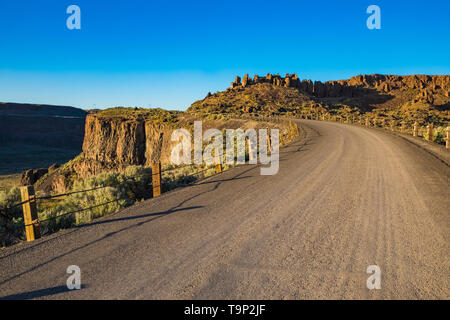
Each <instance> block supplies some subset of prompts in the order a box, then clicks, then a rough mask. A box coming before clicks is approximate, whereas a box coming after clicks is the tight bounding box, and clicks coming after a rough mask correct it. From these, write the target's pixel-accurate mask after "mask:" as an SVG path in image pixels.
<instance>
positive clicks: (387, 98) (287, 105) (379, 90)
mask: <svg viewBox="0 0 450 320" xmlns="http://www.w3.org/2000/svg"><path fill="white" fill-rule="evenodd" d="M449 96H450V76H448V75H408V76H397V75H381V74H372V75H358V76H355V77H352V78H350V79H347V80H337V81H326V82H321V81H311V80H308V79H303V80H302V79H301V78H300V77H299V76H298V75H297V74H295V73H293V74H286V75H285V76H284V77H282V76H280V75H279V74H276V75H274V74H269V73H268V74H267V75H266V76H264V77H261V76H258V75H255V76H254V77H253V78H252V77H250V76H249V75H248V74H246V75H244V77H243V78H242V80H241V78H240V77H239V76H237V77H236V78H235V80H234V81H233V82H232V83H231V86H230V87H229V88H228V89H226V90H225V91H223V92H216V93H214V94H209V95H208V96H207V97H206V98H205V99H203V100H199V101H196V102H194V103H193V104H192V105H191V107H190V108H189V109H188V112H191V113H196V114H197V113H227V112H232V113H263V114H265V115H274V114H286V113H291V114H293V115H295V114H298V113H299V112H302V113H303V112H309V111H307V110H304V109H311V108H312V109H317V108H319V109H321V108H327V109H332V110H334V109H336V108H342V107H344V108H347V109H351V110H353V111H352V112H359V113H366V112H370V111H372V110H374V109H380V110H382V109H385V110H390V111H395V110H399V109H400V108H401V107H402V106H403V105H405V104H406V103H409V104H412V105H414V104H428V105H430V106H431V108H432V109H433V108H435V109H436V110H437V111H439V112H440V111H445V110H449V109H450V108H449V106H450V97H449ZM413 108H415V106H413Z"/></svg>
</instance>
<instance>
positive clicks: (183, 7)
mask: <svg viewBox="0 0 450 320" xmlns="http://www.w3.org/2000/svg"><path fill="white" fill-rule="evenodd" d="M71 4H76V5H78V6H79V7H80V9H81V30H69V29H67V27H66V19H67V18H68V17H69V16H70V15H69V14H67V13H66V9H67V7H68V6H69V5H71ZM371 4H377V5H378V6H379V7H380V8H381V29H380V30H369V29H368V28H367V27H366V20H367V18H368V16H369V14H367V13H366V9H367V7H368V6H369V5H371ZM449 11H450V3H449V2H448V1H437V0H434V1H427V2H424V1H395V3H394V2H389V1H385V0H384V1H361V2H360V3H357V4H355V3H354V2H353V1H341V2H339V3H337V2H335V1H318V2H316V3H304V2H300V1H281V2H279V3H277V4H276V5H275V4H273V3H272V2H270V1H247V2H245V3H242V2H240V1H231V2H230V1H228V2H226V3H219V2H216V3H210V2H207V1H197V2H194V3H186V2H181V1H170V2H164V3H161V2H156V1H150V2H147V1H139V0H132V1H128V2H126V3H125V2H123V3H117V4H116V3H114V4H111V3H110V2H107V1H104V0H101V1H95V2H92V1H87V0H79V1H78V0H77V1H70V2H69V1H47V2H45V3H31V4H30V3H28V2H25V1H23V0H18V1H12V0H5V1H2V3H1V4H0V36H1V38H2V40H3V41H2V48H1V50H0V88H2V89H1V90H0V101H2V102H17V103H36V104H51V105H67V106H73V107H78V108H83V109H89V108H99V109H102V108H107V107H113V106H129V107H134V106H138V107H144V108H148V107H152V108H155V107H160V108H164V109H169V110H185V109H186V108H187V107H189V106H190V105H191V104H192V103H193V102H194V101H196V100H199V99H203V98H204V97H205V96H206V94H207V93H208V92H216V91H222V90H225V89H226V88H227V87H229V85H230V83H231V81H233V80H234V77H235V76H236V75H240V76H241V77H242V76H243V75H244V74H245V73H248V74H250V75H254V74H259V75H265V74H266V73H268V72H269V73H275V74H276V73H279V74H281V75H284V74H285V73H297V74H298V76H299V77H300V78H301V79H311V80H313V81H314V80H320V81H328V80H340V79H348V78H350V77H352V76H355V75H358V74H373V73H380V74H396V75H408V74H447V75H448V74H450V59H449V54H448V52H450V44H449V43H448V41H446V40H445V39H446V36H447V35H448V32H449V31H450V20H449V19H448V12H449Z"/></svg>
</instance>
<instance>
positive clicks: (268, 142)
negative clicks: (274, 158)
mask: <svg viewBox="0 0 450 320" xmlns="http://www.w3.org/2000/svg"><path fill="white" fill-rule="evenodd" d="M267 150H268V152H272V142H271V141H270V134H269V133H267Z"/></svg>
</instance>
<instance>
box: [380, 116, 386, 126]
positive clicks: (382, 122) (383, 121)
mask: <svg viewBox="0 0 450 320" xmlns="http://www.w3.org/2000/svg"><path fill="white" fill-rule="evenodd" d="M381 127H382V128H384V127H386V119H385V118H383V119H381Z"/></svg>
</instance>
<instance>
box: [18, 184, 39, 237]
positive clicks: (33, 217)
mask: <svg viewBox="0 0 450 320" xmlns="http://www.w3.org/2000/svg"><path fill="white" fill-rule="evenodd" d="M20 194H21V196H22V202H24V204H23V205H22V208H23V220H24V222H25V234H26V236H27V241H33V240H35V239H39V238H40V237H41V232H40V231H39V219H38V215H37V207H36V197H35V195H34V187H33V186H26V187H21V188H20Z"/></svg>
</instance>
